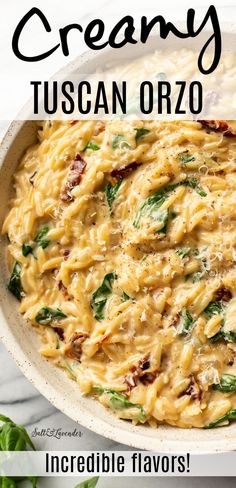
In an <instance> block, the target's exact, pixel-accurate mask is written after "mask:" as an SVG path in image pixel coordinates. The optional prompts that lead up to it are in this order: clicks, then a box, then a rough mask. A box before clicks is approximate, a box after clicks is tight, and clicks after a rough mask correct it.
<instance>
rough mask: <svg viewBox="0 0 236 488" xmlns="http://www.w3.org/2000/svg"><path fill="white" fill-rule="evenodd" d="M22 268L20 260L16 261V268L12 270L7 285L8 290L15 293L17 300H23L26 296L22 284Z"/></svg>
mask: <svg viewBox="0 0 236 488" xmlns="http://www.w3.org/2000/svg"><path fill="white" fill-rule="evenodd" d="M21 270H22V266H21V264H20V263H18V261H16V263H15V265H14V268H13V270H12V274H11V277H10V281H9V283H8V285H7V288H8V290H9V291H10V292H11V293H13V295H15V297H16V298H17V300H19V301H21V299H22V298H23V297H24V295H25V293H24V290H23V287H22V284H21Z"/></svg>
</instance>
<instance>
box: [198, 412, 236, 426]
mask: <svg viewBox="0 0 236 488" xmlns="http://www.w3.org/2000/svg"><path fill="white" fill-rule="evenodd" d="M235 419H236V408H232V409H231V410H229V411H228V412H227V413H226V414H225V415H223V416H222V417H220V418H219V419H217V420H213V422H210V423H209V424H207V425H205V426H204V427H203V428H204V429H212V428H213V427H217V426H218V425H220V424H222V423H224V422H227V421H228V422H230V420H235Z"/></svg>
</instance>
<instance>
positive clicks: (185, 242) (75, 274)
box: [3, 119, 236, 428]
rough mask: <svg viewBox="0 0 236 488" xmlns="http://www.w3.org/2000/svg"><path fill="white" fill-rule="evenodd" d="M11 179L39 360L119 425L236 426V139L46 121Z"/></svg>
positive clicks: (222, 126) (205, 130)
mask: <svg viewBox="0 0 236 488" xmlns="http://www.w3.org/2000/svg"><path fill="white" fill-rule="evenodd" d="M38 137H39V141H38V144H37V145H35V146H33V147H30V148H29V149H28V151H27V152H26V154H25V155H24V157H23V159H22V161H21V162H20V165H19V167H18V169H17V171H16V173H15V175H14V192H15V193H14V197H13V199H12V200H11V204H10V207H11V208H10V211H9V213H8V215H7V216H6V219H5V222H4V225H3V233H5V234H7V235H8V239H9V242H8V245H7V259H8V265H9V269H10V274H11V276H10V278H9V283H8V288H9V290H10V291H11V292H12V293H13V294H14V295H15V296H16V298H17V299H18V300H19V310H20V313H21V314H23V316H24V318H25V319H27V320H28V321H30V322H31V324H32V325H33V326H34V327H35V328H36V330H37V332H38V334H39V335H40V336H41V341H42V347H41V349H40V352H41V354H42V355H43V356H45V357H46V358H50V360H51V361H53V362H54V363H55V364H56V365H58V366H60V367H61V368H64V369H65V370H66V371H67V372H68V374H69V375H70V376H71V377H72V378H73V379H74V380H75V381H76V382H77V383H78V384H79V387H80V389H81V391H82V392H83V393H84V394H85V395H92V396H94V398H96V399H97V400H98V401H100V402H101V403H102V404H103V405H104V406H105V407H107V408H109V409H111V410H112V411H114V412H115V413H116V414H117V415H118V416H119V417H120V418H122V419H128V420H132V421H133V422H135V423H143V424H144V423H146V424H147V425H151V426H158V425H159V424H161V423H167V424H170V425H173V426H178V427H182V428H191V427H197V428H203V427H204V428H210V427H215V426H218V425H225V424H227V423H229V421H231V420H233V419H234V418H236V393H235V392H236V365H235V351H236V321H235V315H236V298H235V296H236V266H235V262H236V225H235V220H236V202H235V191H236V132H234V127H233V123H230V122H227V121H223V120H202V121H167V122H163V121H162V122H160V121H157V120H156V121H152V120H146V121H141V120H136V121H134V120H132V121H131V120H118V119H116V120H112V121H95V120H94V121H73V122H70V121H53V122H49V121H45V122H43V123H39V131H38Z"/></svg>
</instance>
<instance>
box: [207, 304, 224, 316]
mask: <svg viewBox="0 0 236 488" xmlns="http://www.w3.org/2000/svg"><path fill="white" fill-rule="evenodd" d="M223 311H224V307H223V305H222V303H220V302H216V301H212V302H209V303H208V305H207V307H206V308H205V310H204V313H205V314H206V315H207V317H209V318H211V317H213V315H218V314H220V315H221V314H222V313H223Z"/></svg>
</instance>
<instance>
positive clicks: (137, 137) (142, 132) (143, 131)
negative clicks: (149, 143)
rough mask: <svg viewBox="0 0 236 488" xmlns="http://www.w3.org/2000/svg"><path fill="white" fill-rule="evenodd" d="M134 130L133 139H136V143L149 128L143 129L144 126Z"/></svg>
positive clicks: (147, 132)
mask: <svg viewBox="0 0 236 488" xmlns="http://www.w3.org/2000/svg"><path fill="white" fill-rule="evenodd" d="M134 130H135V131H136V135H135V140H136V144H138V143H139V141H140V140H141V139H142V138H143V137H144V136H145V135H146V134H149V132H150V130H148V129H145V128H144V127H143V128H141V129H134Z"/></svg>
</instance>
